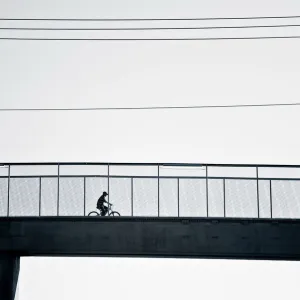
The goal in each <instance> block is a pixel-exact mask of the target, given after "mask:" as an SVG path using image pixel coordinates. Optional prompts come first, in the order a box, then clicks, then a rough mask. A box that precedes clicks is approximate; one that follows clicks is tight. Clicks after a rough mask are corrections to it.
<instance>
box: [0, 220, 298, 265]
mask: <svg viewBox="0 0 300 300" xmlns="http://www.w3.org/2000/svg"><path fill="white" fill-rule="evenodd" d="M7 252H9V253H11V254H13V255H16V256H44V255H45V256H53V255H58V256H134V257H188V258H233V259H237V258H238V259H272V260H300V221H299V220H283V219H278V220H270V219H259V220H258V219H231V218H219V219H218V218H213V219H212V218H152V219H151V218H130V217H120V218H100V217H94V218H92V217H89V218H87V217H21V218H18V217H15V218H7V217H5V218H0V254H1V253H7Z"/></svg>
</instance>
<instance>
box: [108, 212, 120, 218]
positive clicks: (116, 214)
mask: <svg viewBox="0 0 300 300" xmlns="http://www.w3.org/2000/svg"><path fill="white" fill-rule="evenodd" d="M109 216H110V217H120V216H121V215H120V214H119V213H118V212H117V211H112V212H111V213H110V214H109Z"/></svg>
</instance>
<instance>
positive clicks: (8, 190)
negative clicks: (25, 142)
mask: <svg viewBox="0 0 300 300" xmlns="http://www.w3.org/2000/svg"><path fill="white" fill-rule="evenodd" d="M9 198H10V165H8V181H7V216H8V217H9V200H10V199H9Z"/></svg>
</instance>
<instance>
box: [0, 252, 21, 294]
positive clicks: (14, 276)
mask: <svg viewBox="0 0 300 300" xmlns="http://www.w3.org/2000/svg"><path fill="white" fill-rule="evenodd" d="M19 270H20V257H19V256H14V255H8V254H0V299H1V300H2V299H3V300H14V299H15V294H16V288H17V283H18V276H19Z"/></svg>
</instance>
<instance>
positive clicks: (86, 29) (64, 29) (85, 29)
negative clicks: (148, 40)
mask: <svg viewBox="0 0 300 300" xmlns="http://www.w3.org/2000/svg"><path fill="white" fill-rule="evenodd" d="M284 27H300V24H279V25H245V26H204V27H123V28H122V27H115V28H111V27H109V28H55V27H0V30H24V31H26V30H28V31H106V30H108V31H114V30H115V31H123V30H124V31H146V30H214V29H253V28H284Z"/></svg>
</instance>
